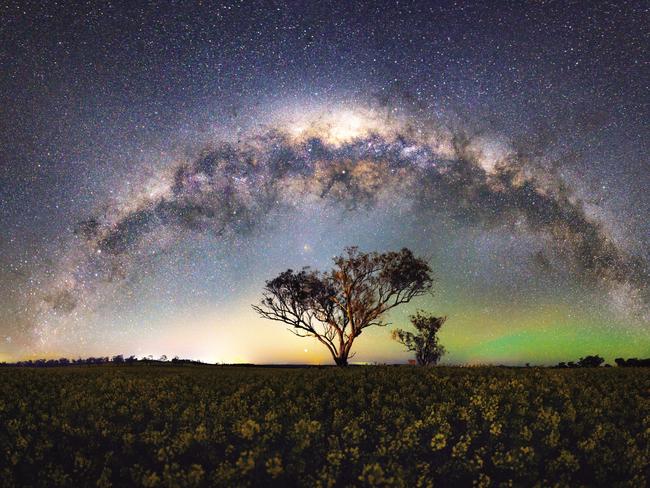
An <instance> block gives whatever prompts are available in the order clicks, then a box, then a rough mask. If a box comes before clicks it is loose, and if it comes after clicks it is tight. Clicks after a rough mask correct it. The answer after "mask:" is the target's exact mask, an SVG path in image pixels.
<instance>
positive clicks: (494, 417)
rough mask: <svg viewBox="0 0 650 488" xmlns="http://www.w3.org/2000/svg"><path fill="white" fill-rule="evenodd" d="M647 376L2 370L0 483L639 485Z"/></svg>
mask: <svg viewBox="0 0 650 488" xmlns="http://www.w3.org/2000/svg"><path fill="white" fill-rule="evenodd" d="M649 463H650V369H647V368H638V369H637V368H593V369H573V370H558V369H537V368H522V369H507V368H487V367H486V368H444V367H438V368H430V369H425V368H416V367H391V366H370V367H351V368H347V369H336V368H327V367H326V368H303V369H277V368H244V367H219V366H214V367H212V366H182V367H172V366H151V365H150V366H144V365H121V366H118V365H106V366H95V367H93V366H85V367H84V366H81V367H63V368H43V369H31V368H3V369H0V486H2V487H12V486H47V487H54V486H73V487H79V486H95V487H109V486H115V487H124V486H145V487H158V486H160V487H175V486H188V487H189V486H195V487H200V486H227V487H233V486H283V487H284V486H322V487H325V486H404V487H418V486H423V487H424V486H453V487H462V486H484V487H487V486H540V487H541V486H544V487H546V486H571V487H575V486H632V487H642V486H648V484H649V481H650V467H649Z"/></svg>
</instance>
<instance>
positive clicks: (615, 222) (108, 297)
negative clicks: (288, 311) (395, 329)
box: [0, 1, 650, 364]
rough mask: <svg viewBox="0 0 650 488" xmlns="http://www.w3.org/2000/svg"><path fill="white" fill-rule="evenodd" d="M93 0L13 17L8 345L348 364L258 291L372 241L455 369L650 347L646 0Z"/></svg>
mask: <svg viewBox="0 0 650 488" xmlns="http://www.w3.org/2000/svg"><path fill="white" fill-rule="evenodd" d="M69 3H71V2H63V4H57V2H43V4H41V2H34V3H29V2H11V1H10V2H3V4H2V5H1V6H0V361H10V360H18V359H24V358H34V357H59V356H68V357H79V356H81V357H86V356H91V355H102V356H104V355H113V354H119V353H122V354H126V355H130V354H135V355H138V356H144V355H149V354H152V355H154V356H160V355H162V354H166V355H167V356H169V357H172V356H174V355H179V356H181V357H189V358H194V359H201V360H204V361H209V362H241V361H243V362H258V363H264V362H272V363H284V362H305V363H329V362H330V361H331V358H329V357H328V353H327V351H326V350H325V349H324V348H322V347H321V346H320V345H319V344H318V343H317V342H316V341H315V340H311V339H299V338H297V337H295V336H293V335H292V334H290V333H289V332H288V331H286V330H285V329H284V328H283V327H282V326H281V325H278V324H277V323H274V322H265V321H264V320H263V319H261V318H258V317H257V316H256V315H255V313H254V312H253V310H252V309H251V306H250V305H251V303H255V302H257V301H258V300H259V297H260V294H261V291H262V287H263V285H264V281H265V280H266V279H270V278H272V277H274V276H275V275H276V274H277V273H278V272H280V271H283V270H285V269H287V268H293V269H298V268H300V267H302V266H306V265H310V266H313V267H315V268H318V269H327V268H328V267H329V266H330V265H331V258H332V257H333V256H334V255H336V254H339V253H341V251H342V250H343V248H344V247H345V246H349V245H357V246H359V247H360V248H361V249H362V250H366V251H375V250H376V251H386V250H393V249H399V248H401V247H404V246H406V247H409V248H411V249H413V250H414V251H415V252H416V253H417V254H419V255H422V256H425V257H426V258H427V259H429V261H430V263H431V266H432V268H433V269H434V270H435V275H436V285H435V289H436V293H435V296H433V297H426V298H421V299H418V300H417V301H416V302H413V303H411V304H409V306H405V307H404V308H403V309H401V310H399V311H398V312H397V313H394V314H392V315H391V317H390V319H391V321H392V322H393V324H394V325H395V326H399V327H405V326H407V325H408V322H407V316H408V314H409V313H412V312H413V311H414V310H415V309H416V308H425V309H427V310H430V311H432V312H435V313H436V314H440V315H448V316H449V319H448V321H447V323H446V324H445V326H444V327H443V329H442V331H441V342H442V343H443V344H444V345H445V346H446V348H447V349H448V350H449V354H448V355H447V356H446V357H445V360H444V362H447V363H473V364H474V363H512V364H521V363H525V362H531V363H546V364H548V363H554V362H557V361H560V360H574V359H577V358H578V357H580V356H583V355H586V354H601V355H602V356H604V357H606V359H608V360H609V361H610V362H611V361H612V360H613V358H614V357H617V356H624V357H630V356H649V355H650V271H649V270H650V265H649V262H650V219H648V216H649V215H650V196H649V189H650V171H649V169H650V162H649V161H648V149H649V148H648V141H649V140H650V133H649V130H648V120H650V107H649V97H648V93H649V92H648V90H649V87H648V80H650V69H648V66H649V60H650V59H649V56H648V50H647V49H648V45H650V32H649V29H648V26H649V25H650V15H649V7H648V3H647V2H626V1H620V2H586V1H585V2H554V1H535V2H527V3H526V2H520V1H513V2H505V1H504V2H494V3H492V2H476V3H469V2H467V3H466V2H447V1H441V2H433V1H431V2H413V3H412V2H399V3H397V2H395V3H393V2H386V3H384V4H382V3H381V2H368V3H354V2H340V3H328V2H299V3H275V2H270V1H263V2H241V3H240V2H236V3H230V2H203V3H201V4H192V3H191V2H161V3H156V4H154V5H150V6H148V7H138V8H132V7H129V6H127V4H126V3H125V4H123V5H118V4H117V3H115V4H113V3H103V2H88V3H86V4H84V5H80V6H76V7H75V6H71V5H69ZM64 4H66V5H64ZM389 329H390V328H374V329H369V330H368V331H367V332H365V333H364V335H363V336H362V337H360V338H359V339H358V340H357V341H356V342H355V344H356V346H355V350H357V351H358V352H357V355H356V357H355V359H354V360H355V361H364V362H365V361H367V362H372V361H377V362H403V361H405V360H406V359H407V358H408V357H409V355H408V353H405V352H403V351H402V349H401V346H400V345H399V344H396V343H394V342H393V341H391V339H390V330H389Z"/></svg>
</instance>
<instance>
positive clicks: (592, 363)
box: [578, 355, 605, 368]
mask: <svg viewBox="0 0 650 488" xmlns="http://www.w3.org/2000/svg"><path fill="white" fill-rule="evenodd" d="M604 362H605V360H604V359H603V358H601V357H600V356H598V355H595V356H586V357H584V358H580V361H578V366H579V367H581V368H597V367H598V366H600V365H601V364H603V363H604Z"/></svg>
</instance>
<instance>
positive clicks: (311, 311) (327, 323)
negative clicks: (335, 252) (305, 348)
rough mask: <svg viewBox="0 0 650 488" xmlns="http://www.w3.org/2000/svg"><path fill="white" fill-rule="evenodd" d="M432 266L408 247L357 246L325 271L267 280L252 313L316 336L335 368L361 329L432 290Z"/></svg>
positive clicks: (343, 363) (342, 363)
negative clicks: (368, 248) (383, 250)
mask: <svg viewBox="0 0 650 488" xmlns="http://www.w3.org/2000/svg"><path fill="white" fill-rule="evenodd" d="M432 285H433V278H432V276H431V268H430V267H429V265H428V264H427V262H426V261H424V260H423V259H420V258H417V257H415V256H414V255H413V253H412V252H411V251H410V250H409V249H406V248H404V249H402V250H401V251H399V252H386V253H381V254H380V253H376V252H371V253H363V252H360V251H359V250H358V248H356V247H348V248H346V249H345V254H344V255H343V256H338V257H335V258H334V268H333V269H332V270H331V271H329V272H326V273H321V272H318V271H312V270H310V269H309V268H303V269H302V270H301V271H298V272H296V271H293V270H291V269H289V270H287V271H285V272H283V273H280V274H279V275H278V276H277V277H276V278H274V279H272V280H270V281H267V282H266V286H265V287H264V293H263V297H262V301H261V303H260V305H259V306H257V305H253V309H254V310H255V311H256V312H257V313H258V314H259V315H260V316H262V317H264V318H267V319H270V320H275V321H278V322H283V323H285V324H288V325H289V326H290V329H289V330H290V331H291V332H293V333H294V334H296V335H297V336H299V337H315V338H316V339H317V340H318V341H319V342H320V343H321V344H323V345H324V346H325V347H326V348H327V349H328V350H329V352H330V354H331V355H332V357H333V358H334V362H335V363H336V364H337V365H338V366H346V365H347V364H348V358H349V357H351V349H352V344H353V342H354V340H355V339H356V338H357V337H359V336H360V335H361V332H362V331H363V329H365V328H367V327H370V326H373V325H377V326H384V325H387V323H386V322H384V321H383V316H384V314H385V313H386V312H388V311H389V310H391V309H392V308H394V307H397V306H398V305H400V304H402V303H407V302H409V301H411V300H412V299H413V298H415V297H417V296H420V295H423V294H424V293H426V292H427V291H429V290H430V289H431V287H432Z"/></svg>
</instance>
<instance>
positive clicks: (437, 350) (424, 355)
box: [392, 310, 447, 366]
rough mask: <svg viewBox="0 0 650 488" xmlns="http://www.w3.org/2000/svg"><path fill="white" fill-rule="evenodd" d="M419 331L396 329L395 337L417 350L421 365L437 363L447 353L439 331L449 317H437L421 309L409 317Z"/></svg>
mask: <svg viewBox="0 0 650 488" xmlns="http://www.w3.org/2000/svg"><path fill="white" fill-rule="evenodd" d="M409 319H410V320H411V324H413V327H415V329H416V330H417V333H416V334H414V333H413V332H409V331H405V330H402V329H395V330H394V331H393V333H392V335H393V339H395V340H396V341H397V342H399V343H400V344H403V345H404V346H406V349H407V350H408V351H413V352H415V359H416V361H417V363H418V364H419V365H420V366H429V365H433V364H437V363H438V361H440V358H441V357H442V355H443V354H445V348H444V347H443V346H442V345H440V344H439V343H438V331H439V330H440V328H441V327H442V325H443V324H444V323H445V321H446V320H447V317H435V316H433V315H431V314H428V313H425V312H423V311H421V310H419V311H418V312H416V313H415V315H411V316H410V317H409Z"/></svg>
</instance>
